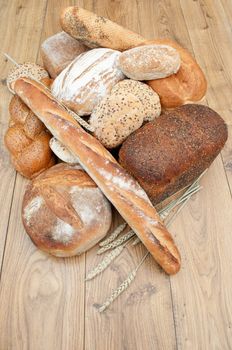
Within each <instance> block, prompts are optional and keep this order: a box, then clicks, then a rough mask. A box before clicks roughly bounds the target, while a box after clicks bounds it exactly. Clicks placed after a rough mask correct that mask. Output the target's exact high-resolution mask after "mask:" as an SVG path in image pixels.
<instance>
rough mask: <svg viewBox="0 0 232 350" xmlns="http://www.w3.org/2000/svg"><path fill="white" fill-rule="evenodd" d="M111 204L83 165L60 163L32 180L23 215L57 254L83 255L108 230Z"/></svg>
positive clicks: (40, 242) (38, 239)
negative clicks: (81, 166)
mask: <svg viewBox="0 0 232 350" xmlns="http://www.w3.org/2000/svg"><path fill="white" fill-rule="evenodd" d="M111 217H112V215H111V206H110V203H109V202H108V200H107V199H106V198H105V196H104V195H103V194H102V192H101V190H100V189H99V188H98V187H97V185H96V184H95V183H94V182H93V180H92V179H91V178H90V177H89V176H88V175H87V174H86V172H85V171H83V170H81V169H80V167H79V166H76V165H68V164H64V163H61V164H57V165H55V166H53V167H52V168H50V169H48V170H47V171H45V172H43V173H42V174H41V175H39V176H38V177H36V178H35V179H34V180H33V181H31V182H30V183H29V184H28V186H27V189H26V192H25V195H24V198H23V205H22V219H23V224H24V227H25V230H26V232H27V233H28V235H29V236H30V238H31V239H32V241H33V242H34V243H35V244H36V246H37V247H38V248H39V249H41V250H43V251H45V252H47V253H49V254H52V255H55V256H59V257H68V256H74V255H79V254H81V253H83V252H85V251H86V250H88V249H90V248H91V247H93V246H94V245H95V244H96V243H97V242H99V241H100V240H101V239H102V238H103V237H104V236H105V235H106V234H107V232H108V230H109V228H110V225H111Z"/></svg>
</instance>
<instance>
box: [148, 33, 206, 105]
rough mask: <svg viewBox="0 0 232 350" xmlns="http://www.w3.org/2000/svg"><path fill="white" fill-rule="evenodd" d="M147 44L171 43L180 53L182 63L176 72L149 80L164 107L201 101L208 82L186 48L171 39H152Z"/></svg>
mask: <svg viewBox="0 0 232 350" xmlns="http://www.w3.org/2000/svg"><path fill="white" fill-rule="evenodd" d="M147 44H159V45H160V44H161V45H169V46H172V47H173V48H174V49H176V50H177V51H178V52H179V55H180V59H181V65H180V69H179V70H178V72H177V73H176V74H172V75H170V76H169V77H167V78H165V79H156V80H150V81H149V82H148V84H149V85H150V87H152V89H154V91H155V92H157V94H158V95H159V97H160V101H161V105H162V106H163V107H164V108H174V107H178V106H180V105H183V104H186V103H189V102H196V101H200V100H201V99H202V98H203V97H204V96H205V93H206V90H207V82H206V78H205V76H204V73H203V72H202V70H201V68H200V66H199V65H198V64H197V62H196V60H195V59H194V58H193V57H192V55H191V54H190V53H189V52H188V51H187V50H186V49H184V48H183V47H181V46H180V45H179V44H177V43H176V42H175V41H172V40H170V39H156V40H151V41H147Z"/></svg>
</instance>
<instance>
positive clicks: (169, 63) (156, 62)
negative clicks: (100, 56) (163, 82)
mask: <svg viewBox="0 0 232 350" xmlns="http://www.w3.org/2000/svg"><path fill="white" fill-rule="evenodd" d="M119 67H120V68H121V70H122V71H123V73H124V74H125V75H126V76H127V77H128V78H131V79H134V80H152V79H161V78H165V77H168V76H169V75H171V74H174V73H176V72H177V71H178V69H179V68H180V55H179V53H178V52H177V50H175V49H174V48H173V47H171V46H167V45H144V46H139V47H135V48H133V49H130V50H127V51H124V52H122V54H121V55H120V57H119Z"/></svg>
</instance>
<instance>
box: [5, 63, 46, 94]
mask: <svg viewBox="0 0 232 350" xmlns="http://www.w3.org/2000/svg"><path fill="white" fill-rule="evenodd" d="M20 77H27V78H31V79H35V80H39V81H40V80H43V82H44V83H47V84H46V85H49V83H50V80H49V75H48V72H47V71H46V70H45V69H44V68H43V67H41V66H39V65H38V64H36V63H31V62H26V63H23V64H19V65H17V66H14V67H13V68H12V69H11V70H10V72H9V74H8V76H7V80H6V83H7V87H8V89H9V90H10V92H12V94H14V82H15V81H16V80H17V79H18V78H20Z"/></svg>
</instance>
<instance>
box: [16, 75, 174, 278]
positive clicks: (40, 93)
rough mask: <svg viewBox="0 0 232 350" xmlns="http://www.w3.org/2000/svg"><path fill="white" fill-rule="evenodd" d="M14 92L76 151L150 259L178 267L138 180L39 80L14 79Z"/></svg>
mask: <svg viewBox="0 0 232 350" xmlns="http://www.w3.org/2000/svg"><path fill="white" fill-rule="evenodd" d="M14 88H15V92H16V93H17V94H18V95H19V96H20V97H21V98H22V99H23V101H24V102H25V103H27V105H28V107H29V108H31V109H32V110H33V112H34V113H35V114H36V115H37V116H38V117H39V118H40V120H41V121H42V122H43V123H44V124H45V125H46V126H47V128H48V129H49V130H50V131H51V132H52V133H53V135H54V136H55V137H56V138H57V139H58V140H59V141H60V142H62V143H63V144H64V145H65V146H66V147H67V148H68V149H69V150H71V151H72V153H73V154H74V155H76V156H77V157H78V159H79V161H80V164H81V165H82V166H83V168H84V169H85V170H86V171H87V173H88V174H89V175H90V176H91V177H92V179H93V180H94V182H95V183H96V184H97V185H98V186H99V188H100V189H101V190H102V192H103V193H104V194H105V196H106V197H107V198H108V199H109V200H110V201H111V203H112V204H113V205H114V206H115V208H116V209H117V210H118V211H119V213H120V214H121V215H122V217H123V218H124V219H125V221H126V222H127V223H128V224H129V226H130V227H131V228H132V229H133V230H134V231H135V233H136V234H137V235H138V236H139V238H140V239H141V240H142V242H143V243H144V245H145V246H146V247H147V249H148V250H149V251H150V253H151V254H152V256H153V257H154V259H155V260H156V261H157V262H158V264H160V265H161V267H162V268H163V269H164V270H165V271H166V272H167V273H169V274H174V273H176V272H177V271H178V270H179V269H180V255H179V252H178V249H177V248H176V246H175V244H174V241H173V239H172V237H171V235H170V233H169V232H168V231H167V229H166V227H165V226H164V224H163V222H162V221H161V219H160V217H159V215H158V214H157V212H156V210H155V208H154V207H153V206H152V204H151V202H150V200H149V199H148V197H147V195H146V193H145V192H144V190H142V188H141V187H140V186H139V184H138V183H137V182H136V181H135V180H134V178H133V177H131V176H130V175H129V174H128V173H127V172H126V170H125V169H124V168H122V167H121V166H120V165H119V164H118V163H117V161H116V160H115V159H114V158H113V156H112V155H111V154H110V153H109V152H108V151H107V150H106V149H105V148H104V147H103V145H102V144H101V143H100V142H99V141H98V140H96V139H95V138H94V137H93V136H91V135H90V134H88V133H86V132H85V131H84V130H83V129H82V128H81V127H80V126H79V125H78V126H77V125H74V124H73V123H72V122H70V121H68V119H70V118H71V116H69V114H68V112H67V111H65V110H64V109H63V108H61V107H60V106H59V104H58V103H56V102H54V100H53V97H52V96H51V95H50V93H49V92H48V91H46V90H44V88H43V86H41V84H39V83H36V82H34V81H32V80H30V79H27V78H21V79H18V80H17V82H16V83H15V86H14Z"/></svg>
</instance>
